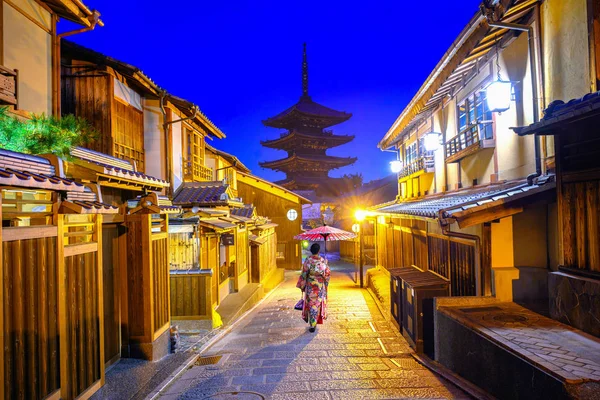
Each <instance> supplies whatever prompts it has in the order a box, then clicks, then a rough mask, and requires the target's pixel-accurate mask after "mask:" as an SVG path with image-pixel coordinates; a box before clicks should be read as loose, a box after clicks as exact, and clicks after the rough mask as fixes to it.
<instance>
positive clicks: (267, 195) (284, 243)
mask: <svg viewBox="0 0 600 400" xmlns="http://www.w3.org/2000/svg"><path fill="white" fill-rule="evenodd" d="M238 193H239V196H240V197H241V198H243V199H244V201H245V202H246V203H252V204H253V205H254V206H255V207H256V211H257V213H258V214H259V215H265V216H268V217H269V219H271V221H272V222H273V223H275V224H277V227H276V228H275V231H276V232H277V240H278V242H277V243H278V246H277V249H276V252H277V253H279V254H278V257H277V265H278V266H279V267H280V268H285V269H293V270H297V269H300V267H301V265H302V249H301V248H300V242H299V241H297V240H295V239H294V236H295V235H298V234H299V233H300V232H301V231H302V205H303V204H309V203H310V201H308V200H307V199H305V198H303V197H301V196H299V195H297V194H295V193H293V192H290V191H288V190H287V189H284V188H282V187H280V186H277V185H274V184H272V183H270V182H267V181H264V180H262V179H261V178H258V177H255V176H253V175H249V174H243V173H238ZM290 210H294V211H296V216H297V217H296V219H294V220H290V219H289V218H288V212H289V211H290Z"/></svg>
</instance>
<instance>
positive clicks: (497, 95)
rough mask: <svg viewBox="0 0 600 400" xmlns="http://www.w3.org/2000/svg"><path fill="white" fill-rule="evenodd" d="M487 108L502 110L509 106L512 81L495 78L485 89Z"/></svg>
mask: <svg viewBox="0 0 600 400" xmlns="http://www.w3.org/2000/svg"><path fill="white" fill-rule="evenodd" d="M485 97H486V101H487V105H488V109H489V110H490V111H491V112H502V111H506V110H508V109H509V108H510V102H511V100H512V83H511V82H507V81H501V80H497V81H494V82H492V83H491V84H490V85H489V86H488V87H487V88H486V89H485Z"/></svg>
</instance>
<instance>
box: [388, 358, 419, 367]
mask: <svg viewBox="0 0 600 400" xmlns="http://www.w3.org/2000/svg"><path fill="white" fill-rule="evenodd" d="M392 362H393V363H394V364H396V366H398V367H400V368H402V369H417V368H419V367H421V364H419V363H418V362H417V361H415V359H414V358H412V357H402V358H394V359H392Z"/></svg>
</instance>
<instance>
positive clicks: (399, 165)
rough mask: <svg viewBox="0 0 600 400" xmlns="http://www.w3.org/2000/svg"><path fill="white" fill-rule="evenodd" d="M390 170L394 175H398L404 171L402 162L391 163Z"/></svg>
mask: <svg viewBox="0 0 600 400" xmlns="http://www.w3.org/2000/svg"><path fill="white" fill-rule="evenodd" d="M390 169H391V170H392V172H393V173H395V174H397V173H399V172H400V171H402V161H400V160H394V161H391V162H390Z"/></svg>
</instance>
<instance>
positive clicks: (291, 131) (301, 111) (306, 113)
mask: <svg viewBox="0 0 600 400" xmlns="http://www.w3.org/2000/svg"><path fill="white" fill-rule="evenodd" d="M351 116H352V114H348V113H345V112H341V111H336V110H333V109H331V108H328V107H325V106H322V105H321V104H319V103H315V102H314V101H313V100H312V99H311V97H310V96H309V95H308V63H307V60H306V45H304V59H303V63H302V96H301V97H300V100H299V101H298V102H297V103H296V104H294V105H293V106H291V107H290V108H288V109H287V110H285V111H283V112H281V113H280V114H278V115H276V116H274V117H272V118H269V119H266V120H264V121H263V124H265V125H266V126H269V127H272V128H278V129H285V132H284V133H282V134H281V135H280V137H279V138H277V139H273V140H267V141H263V142H261V144H262V145H263V146H265V147H268V148H272V149H278V150H283V151H286V152H287V157H286V158H284V159H280V160H275V161H267V162H261V163H260V166H261V167H263V168H269V169H273V170H275V171H280V172H285V174H286V179H284V180H283V181H279V182H276V183H277V184H278V185H280V186H283V187H285V188H286V189H289V190H294V191H295V190H317V191H318V194H319V195H332V194H333V195H335V194H336V190H335V179H334V178H331V177H329V175H328V173H329V171H330V170H332V169H335V168H341V167H344V166H346V165H350V164H353V163H354V162H355V161H356V158H353V157H334V156H330V155H327V154H326V151H327V149H330V148H332V147H337V146H341V145H343V144H345V143H348V142H350V141H351V140H352V139H354V136H339V135H334V134H333V133H332V132H331V131H330V130H326V128H329V127H331V126H334V125H337V124H340V123H342V122H344V121H347V120H348V119H349V118H350V117H351Z"/></svg>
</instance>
